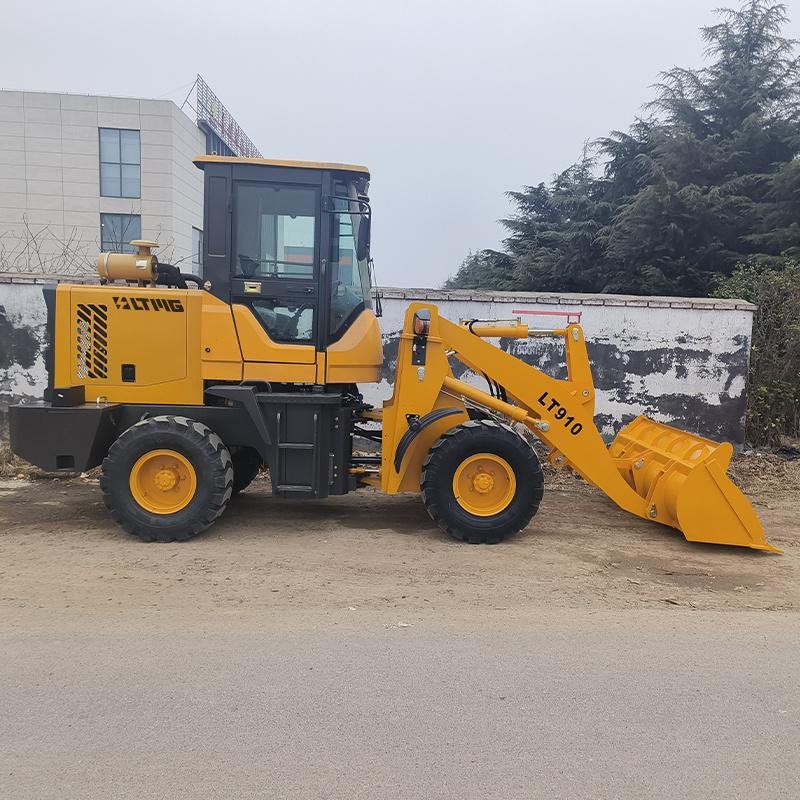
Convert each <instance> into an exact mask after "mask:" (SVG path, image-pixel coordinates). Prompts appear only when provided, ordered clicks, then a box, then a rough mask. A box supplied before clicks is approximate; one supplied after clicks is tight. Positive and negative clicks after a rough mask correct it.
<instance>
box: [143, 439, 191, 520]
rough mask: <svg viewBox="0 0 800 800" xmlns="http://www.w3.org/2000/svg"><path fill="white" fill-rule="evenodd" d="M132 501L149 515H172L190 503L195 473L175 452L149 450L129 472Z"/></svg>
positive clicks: (189, 462)
mask: <svg viewBox="0 0 800 800" xmlns="http://www.w3.org/2000/svg"><path fill="white" fill-rule="evenodd" d="M129 483H130V490H131V495H132V496H133V499H134V500H135V501H136V502H137V503H138V504H139V505H140V506H141V507H142V508H143V509H145V510H146V511H149V512H150V513H151V514H175V513H177V512H178V511H180V510H181V509H183V508H186V506H188V505H189V503H190V502H191V501H192V498H193V497H194V495H195V492H196V491H197V474H196V472H195V469H194V467H193V466H192V463H191V461H189V459H188V458H187V457H186V456H184V455H183V454H182V453H179V452H177V451H176V450H151V451H149V452H147V453H145V454H144V455H143V456H141V457H140V458H139V460H138V461H137V462H136V463H135V464H134V465H133V467H132V468H131V473H130V481H129Z"/></svg>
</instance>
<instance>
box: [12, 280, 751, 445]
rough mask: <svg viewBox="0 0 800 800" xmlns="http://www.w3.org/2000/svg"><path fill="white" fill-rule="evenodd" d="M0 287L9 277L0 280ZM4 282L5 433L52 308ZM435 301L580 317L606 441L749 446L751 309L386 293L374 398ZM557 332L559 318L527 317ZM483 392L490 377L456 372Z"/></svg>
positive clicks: (590, 298) (593, 298)
mask: <svg viewBox="0 0 800 800" xmlns="http://www.w3.org/2000/svg"><path fill="white" fill-rule="evenodd" d="M0 280H2V279H0ZM8 281H9V279H6V282H0V427H4V426H5V417H6V414H5V409H6V407H7V405H8V404H9V403H13V402H19V401H21V400H25V399H34V398H40V397H41V396H42V392H43V390H44V388H45V385H46V375H45V367H44V353H43V343H44V326H45V316H46V315H45V308H44V301H43V299H42V294H41V286H39V285H32V284H30V283H12V282H8ZM425 299H429V300H432V301H435V302H436V303H437V304H438V305H439V307H440V309H441V311H442V313H443V314H444V315H445V316H446V317H449V318H450V319H453V320H457V319H470V318H474V317H493V318H501V319H502V318H506V319H507V318H509V317H512V316H516V314H515V313H514V312H516V311H517V310H535V311H570V312H571V313H578V312H579V313H580V314H581V315H582V316H581V322H582V323H583V326H584V329H585V331H586V339H587V344H588V349H589V355H590V357H591V359H592V370H593V373H594V379H595V385H596V388H597V409H596V410H597V424H598V427H599V428H600V430H601V432H602V433H603V435H604V436H606V437H607V438H609V437H611V436H613V434H614V433H615V432H616V431H617V430H618V429H619V427H620V426H621V425H623V424H624V423H626V422H628V421H629V420H630V419H632V418H633V417H635V416H636V415H638V414H648V415H649V416H651V417H653V418H654V419H657V420H660V421H662V422H669V423H673V424H675V425H677V426H678V427H681V428H683V429H685V430H689V431H694V432H696V433H700V434H702V435H705V436H709V437H711V438H715V439H726V440H728V441H731V442H733V443H735V444H742V443H743V442H744V412H745V405H746V394H745V389H746V377H747V367H748V355H749V349H750V332H751V323H752V312H753V307H752V306H751V305H749V304H747V303H743V302H740V301H733V300H691V299H686V298H655V297H653V298H646V297H621V296H614V295H562V296H554V295H547V294H532V293H525V294H505V293H492V294H487V293H481V292H442V291H434V290H412V289H407V290H397V289H385V290H383V309H384V316H383V318H382V319H381V324H382V328H383V332H384V354H385V364H384V369H383V374H382V380H381V383H380V384H377V385H374V386H365V387H362V388H363V389H364V392H365V395H366V397H367V399H368V400H370V401H371V402H374V403H380V402H382V401H383V400H384V399H386V398H388V397H389V395H390V394H391V378H392V375H393V374H394V369H395V364H396V360H397V342H398V339H397V337H398V333H399V331H400V330H401V328H402V322H403V315H404V313H405V309H406V307H407V305H408V303H409V302H411V301H413V300H425ZM525 319H526V320H527V321H528V324H529V325H531V326H533V327H542V328H547V327H555V326H556V325H559V324H561V323H562V322H563V320H562V319H559V318H557V317H547V316H542V317H536V316H530V317H527V316H526V317H525ZM499 344H500V346H501V347H502V348H503V349H505V350H509V351H510V352H512V353H513V354H515V355H517V356H519V357H520V358H521V359H522V360H523V361H525V362H527V363H529V364H533V365H535V366H537V367H539V368H540V369H542V370H544V371H545V372H548V373H549V374H552V375H554V376H556V377H561V376H563V375H564V370H565V366H564V360H563V356H562V347H561V346H560V345H559V344H558V343H557V342H555V341H550V340H543V339H532V340H529V341H507V340H501V341H500V343H499ZM456 369H457V370H458V375H459V377H461V378H462V379H464V380H467V381H468V382H472V383H475V384H476V385H479V386H480V385H485V383H484V381H483V378H482V377H478V376H475V375H474V374H472V373H469V372H465V371H464V370H463V368H459V367H458V366H457V367H456Z"/></svg>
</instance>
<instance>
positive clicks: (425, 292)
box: [0, 273, 756, 311]
mask: <svg viewBox="0 0 800 800" xmlns="http://www.w3.org/2000/svg"><path fill="white" fill-rule="evenodd" d="M97 282H98V280H97V276H96V275H91V274H88V275H41V274H39V275H36V274H24V273H5V274H1V273H0V283H97ZM380 293H381V297H384V298H386V299H392V300H409V301H411V300H456V301H458V300H463V301H470V300H472V301H477V302H483V303H490V302H495V303H525V304H528V305H530V304H534V303H540V304H542V305H549V306H558V305H561V306H570V305H571V306H635V307H639V308H695V309H716V310H719V311H755V310H756V306H754V305H753V304H752V303H747V302H745V301H744V300H723V299H720V298H716V297H658V296H643V295H634V294H579V293H573V292H494V291H487V290H483V289H397V288H393V287H380Z"/></svg>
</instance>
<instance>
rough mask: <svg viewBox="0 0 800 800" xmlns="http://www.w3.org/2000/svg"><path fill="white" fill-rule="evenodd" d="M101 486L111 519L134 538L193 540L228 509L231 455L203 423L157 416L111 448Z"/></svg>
mask: <svg viewBox="0 0 800 800" xmlns="http://www.w3.org/2000/svg"><path fill="white" fill-rule="evenodd" d="M100 488H101V489H102V491H103V500H104V501H105V504H106V506H107V507H108V509H109V511H111V516H112V517H113V518H114V519H115V520H116V521H117V522H118V523H119V524H120V525H121V526H122V527H123V528H124V529H125V530H126V531H128V532H129V533H132V534H133V535H134V536H138V537H139V538H140V539H142V540H144V541H146V542H153V541H159V542H175V541H183V540H186V539H191V538H192V537H193V536H196V535H197V534H198V533H200V532H201V531H204V530H205V529H206V528H207V527H208V526H209V525H211V524H212V523H213V522H214V521H215V520H216V519H217V517H219V516H220V514H222V512H223V511H224V510H225V506H226V505H227V503H228V500H229V499H230V497H231V493H232V491H233V466H232V464H231V454H230V452H229V451H228V448H227V447H226V446H225V444H224V443H223V442H222V439H220V438H219V436H217V434H215V433H213V432H212V431H211V430H210V429H209V428H208V427H207V426H206V425H203V424H202V423H200V422H196V421H194V420H191V419H187V418H186V417H173V416H158V417H151V418H149V419H144V420H142V421H141V422H137V423H136V424H135V425H132V426H131V427H130V428H128V430H126V431H125V432H124V433H123V434H122V435H121V436H120V437H119V438H118V439H117V440H116V442H114V444H113V445H112V446H111V448H110V449H109V451H108V455H107V456H106V458H105V459H104V461H103V473H102V477H101V479H100Z"/></svg>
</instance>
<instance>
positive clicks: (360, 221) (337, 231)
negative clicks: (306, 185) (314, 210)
mask: <svg viewBox="0 0 800 800" xmlns="http://www.w3.org/2000/svg"><path fill="white" fill-rule="evenodd" d="M359 188H360V187H357V186H356V185H355V183H354V182H347V183H345V182H344V181H342V182H337V183H336V184H335V196H334V197H333V198H332V199H333V209H334V213H333V214H332V215H331V218H332V226H333V228H332V236H331V256H330V266H331V316H330V333H331V334H332V335H334V336H335V335H337V334H339V333H341V332H343V330H344V329H345V328H346V327H347V326H348V325H349V323H350V322H351V321H352V319H353V318H354V317H355V316H356V315H357V313H358V312H359V311H360V310H361V309H363V308H372V295H371V291H370V290H371V285H370V275H369V225H370V217H369V214H370V208H369V203H367V202H366V200H365V199H364V195H363V192H359V191H358V189H359Z"/></svg>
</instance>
